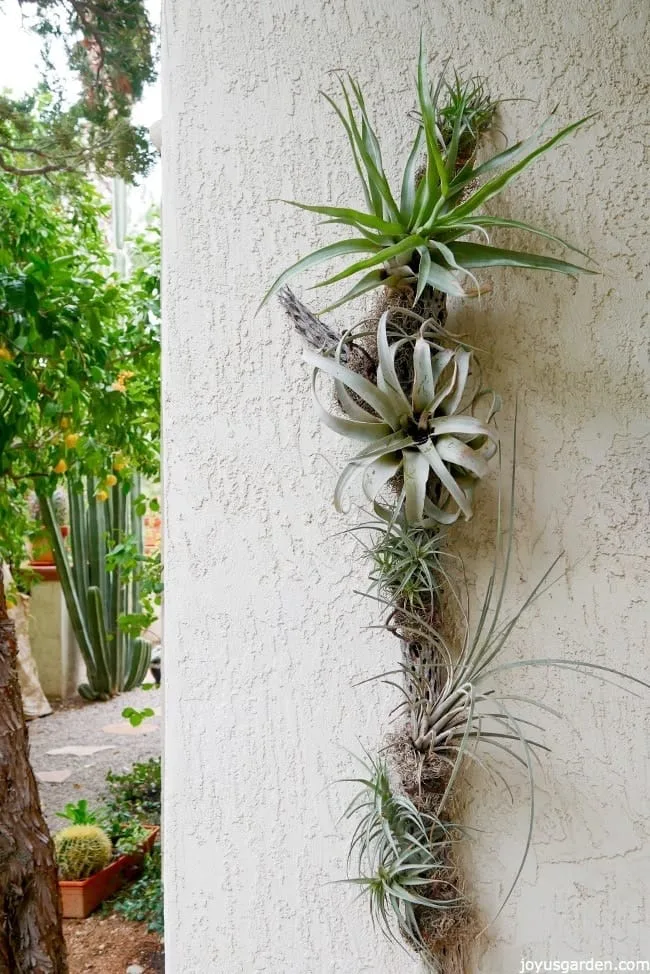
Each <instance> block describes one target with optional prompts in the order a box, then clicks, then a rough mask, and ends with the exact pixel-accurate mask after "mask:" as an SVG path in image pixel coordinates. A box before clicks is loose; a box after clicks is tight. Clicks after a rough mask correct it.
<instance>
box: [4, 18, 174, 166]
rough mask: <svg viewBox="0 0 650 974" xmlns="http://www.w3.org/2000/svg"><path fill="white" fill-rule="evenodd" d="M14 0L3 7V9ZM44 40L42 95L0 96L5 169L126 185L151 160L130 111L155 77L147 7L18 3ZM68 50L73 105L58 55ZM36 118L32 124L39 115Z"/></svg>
mask: <svg viewBox="0 0 650 974" xmlns="http://www.w3.org/2000/svg"><path fill="white" fill-rule="evenodd" d="M8 2H15V0H0V9H1V8H2V6H3V4H6V3H8ZM19 3H20V6H21V10H22V12H23V15H24V22H25V25H26V26H27V27H28V28H29V29H30V30H31V31H33V32H34V33H35V34H36V35H38V37H39V38H40V39H41V41H42V67H43V70H42V81H41V84H40V86H39V89H38V91H37V92H36V93H35V94H34V95H32V96H30V97H28V98H22V99H16V98H13V97H11V96H10V95H7V94H4V95H0V169H4V171H5V172H9V173H12V174H14V175H43V174H47V173H50V172H58V171H62V170H83V171H88V170H89V169H93V170H94V171H96V172H97V173H99V174H100V175H109V176H113V175H118V176H121V177H122V178H123V179H125V180H127V181H131V180H133V178H134V177H135V176H137V175H138V174H142V173H144V172H146V170H147V169H148V167H149V165H150V164H151V161H152V158H153V153H152V149H151V146H150V143H149V139H148V136H147V133H146V130H145V129H144V128H142V127H141V126H134V125H133V124H132V122H131V108H132V106H133V104H134V103H135V102H137V101H138V100H139V98H140V97H141V96H142V92H143V89H144V87H145V85H147V84H148V83H150V82H152V81H153V80H154V79H155V77H156V36H155V30H154V28H153V26H152V24H151V21H150V19H149V17H148V14H147V10H146V6H145V3H144V0H19ZM60 47H63V50H64V51H65V55H66V58H67V63H68V66H69V68H70V71H71V72H72V73H73V75H74V77H75V78H76V79H77V80H78V83H79V90H78V92H77V96H76V98H75V100H73V101H72V103H70V102H69V98H68V97H67V96H68V93H67V91H66V85H65V83H64V80H63V79H62V78H61V77H60V75H59V72H58V71H57V68H56V64H55V63H54V57H53V52H54V51H55V50H56V49H57V48H60ZM35 110H36V111H37V113H38V120H37V121H35V118H34V112H35Z"/></svg>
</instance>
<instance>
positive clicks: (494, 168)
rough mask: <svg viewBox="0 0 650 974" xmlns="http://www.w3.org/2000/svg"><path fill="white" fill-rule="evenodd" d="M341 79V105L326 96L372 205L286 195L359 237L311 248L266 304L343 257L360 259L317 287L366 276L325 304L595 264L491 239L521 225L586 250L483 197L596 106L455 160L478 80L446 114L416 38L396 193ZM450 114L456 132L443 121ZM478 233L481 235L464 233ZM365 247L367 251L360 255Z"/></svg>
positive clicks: (362, 111)
mask: <svg viewBox="0 0 650 974" xmlns="http://www.w3.org/2000/svg"><path fill="white" fill-rule="evenodd" d="M339 81H340V85H341V90H342V95H343V101H344V105H343V107H340V106H339V105H338V104H337V103H336V102H335V101H334V100H333V99H332V98H330V97H329V95H325V98H326V100H327V101H328V102H329V104H330V105H331V106H332V108H333V109H334V111H335V112H336V114H337V116H338V118H339V119H340V121H341V123H342V124H343V126H344V128H345V131H346V134H347V137H348V140H349V142H350V146H351V149H352V156H353V159H354V164H355V167H356V170H357V173H358V175H359V178H360V180H361V184H362V188H363V194H364V199H365V204H366V210H365V211H363V210H359V209H355V208H352V207H337V206H322V205H314V206H312V205H308V204H305V203H298V202H296V201H293V200H285V201H284V202H287V203H289V204H290V205H292V206H297V207H299V208H300V209H303V210H308V211H310V212H313V213H317V214H319V215H320V216H323V217H325V218H326V220H325V222H326V223H331V224H335V225H338V226H343V227H351V228H352V230H353V231H354V232H355V234H356V236H352V237H349V238H347V239H344V240H339V241H337V242H335V243H332V244H329V245H328V246H326V247H322V248H320V249H319V250H315V251H313V252H312V253H310V254H308V255H307V256H306V257H303V258H302V259H301V260H299V261H297V263H295V264H293V265H292V266H291V267H289V268H288V269H287V270H285V271H283V273H282V274H280V276H279V277H278V278H277V279H276V280H275V281H274V282H273V284H272V285H271V287H270V288H269V290H268V291H267V293H266V295H265V296H264V298H263V300H262V305H263V304H264V303H265V302H266V301H267V300H268V299H269V298H270V297H271V295H272V294H275V293H276V292H277V291H279V290H280V289H281V288H282V287H283V286H284V285H285V284H286V282H287V281H288V280H289V279H290V278H291V277H293V276H294V275H295V274H298V273H300V272H302V271H307V270H310V269H311V268H312V267H315V266H317V265H318V264H322V263H324V262H327V261H331V260H333V259H335V258H339V257H348V258H349V257H353V258H354V259H353V260H352V262H351V263H348V264H347V266H346V267H344V269H343V270H341V271H339V272H338V273H337V274H334V275H333V276H331V277H327V278H326V279H325V280H322V281H320V282H318V284H316V285H315V286H316V287H328V286H329V285H331V284H335V283H337V282H339V281H343V280H345V279H347V278H350V277H353V276H354V275H356V274H362V275H363V276H362V277H361V278H360V279H359V280H358V281H357V282H356V284H354V286H353V287H352V289H351V290H349V291H348V292H347V293H346V294H345V295H344V296H343V297H342V298H341V299H340V300H338V301H336V302H335V303H333V304H330V305H329V307H328V308H327V309H326V310H331V309H333V308H336V307H338V306H339V305H341V304H344V303H345V302H347V301H351V300H353V299H354V298H357V297H359V296H360V295H362V294H365V293H367V292H369V291H372V290H373V289H375V288H377V287H380V286H386V287H388V288H401V287H403V286H405V285H407V286H409V287H412V288H414V289H415V292H416V298H415V300H416V301H417V300H418V298H419V297H420V296H421V295H422V293H423V291H424V290H425V288H434V289H437V290H439V291H442V292H445V293H446V294H450V295H456V296H459V297H462V296H464V295H465V294H466V291H465V289H464V287H463V284H462V279H463V278H464V277H466V276H469V277H470V278H473V274H472V272H473V271H474V270H476V269H477V268H482V267H494V266H508V267H525V268H532V269H539V270H546V271H559V272H561V273H564V274H578V273H593V271H591V270H589V269H588V268H585V267H582V266H578V265H576V264H573V263H569V262H566V261H563V260H558V259H556V258H553V257H547V256H544V255H541V254H536V253H530V252H524V251H515V250H504V249H502V248H500V247H495V246H493V245H492V244H491V243H490V239H489V235H488V230H489V229H490V228H492V227H495V228H502V227H505V228H515V229H517V230H522V231H525V232H526V233H531V234H535V235H537V236H541V237H544V238H545V239H547V240H550V241H552V242H554V243H556V244H560V245H561V246H562V247H565V248H568V249H569V250H572V251H574V252H575V253H578V254H580V255H582V256H583V257H586V258H587V259H589V258H588V255H587V254H585V253H584V252H583V251H581V250H579V249H578V248H577V247H575V246H573V245H571V244H569V243H567V242H566V241H564V240H562V239H561V238H559V237H557V236H555V235H554V234H552V233H549V232H547V231H545V230H543V229H540V228H538V227H534V226H531V225H530V224H526V223H522V222H520V221H518V220H510V219H506V218H503V217H498V216H488V215H486V214H484V213H482V212H481V210H482V207H483V206H484V204H485V203H487V202H488V201H489V200H491V199H493V198H494V197H496V196H498V195H499V193H501V192H502V191H503V190H504V189H505V188H506V187H507V186H508V185H509V183H510V182H512V180H513V179H515V178H516V177H517V176H518V175H519V173H521V172H523V170H524V169H526V168H527V167H528V166H530V165H531V164H532V163H533V162H534V161H535V160H536V159H537V158H539V157H540V156H542V155H544V154H545V153H546V152H548V151H549V150H550V149H552V148H553V146H555V145H557V144H558V143H559V142H561V141H562V140H564V139H566V138H567V136H569V135H570V134H571V133H573V132H575V131H576V130H577V129H579V128H580V127H581V126H582V125H584V124H585V123H586V122H587V121H588V120H589V119H590V118H591V117H592V116H591V115H588V116H586V117H585V118H582V119H579V120H578V121H577V122H573V123H571V124H570V125H567V126H565V127H564V128H562V129H560V130H559V131H558V132H556V133H555V135H552V136H551V137H550V138H548V139H546V140H545V141H543V142H542V143H541V144H536V143H537V142H538V138H539V136H540V134H541V129H540V130H539V131H538V132H537V133H536V134H535V135H533V136H532V137H531V138H528V139H525V140H523V141H521V142H517V143H515V144H514V145H512V146H511V147H509V148H506V149H504V150H503V151H502V152H499V153H497V154H496V155H493V156H491V157H490V158H489V159H487V160H486V161H485V162H482V163H480V164H476V163H475V161H474V159H473V157H472V156H470V158H468V159H467V161H466V162H464V163H463V164H462V165H460V168H458V167H459V164H460V162H461V159H462V155H461V152H462V146H463V141H464V140H465V141H466V140H467V137H468V134H469V133H470V132H471V125H472V124H474V125H476V121H477V116H474V122H473V123H472V112H473V109H472V99H476V98H477V97H478V105H476V106H475V110H476V111H477V112H478V113H479V115H478V117H480V113H481V111H482V110H484V109H481V97H482V95H481V91H480V89H477V88H475V87H474V88H473V87H472V85H471V83H462V82H460V84H459V86H456V85H454V86H453V87H451V88H450V90H451V91H452V93H453V99H452V100H451V101H449V102H448V104H447V108H445V107H443V108H442V114H441V109H440V108H439V102H440V96H441V92H442V91H443V87H444V77H443V78H441V79H440V80H439V81H438V83H437V85H436V87H435V89H434V88H433V87H432V85H431V83H430V82H429V80H428V78H427V68H426V59H425V55H424V50H423V48H422V46H420V58H419V65H418V77H417V93H418V102H419V113H420V117H421V124H420V125H419V126H418V131H417V134H416V136H415V140H414V142H413V145H412V148H411V151H410V154H409V157H408V161H407V163H406V167H405V169H404V173H403V178H402V185H401V191H400V194H399V198H398V196H397V194H395V193H394V192H393V190H392V189H391V187H390V184H389V182H388V178H387V177H386V174H385V172H384V167H383V162H382V154H381V148H380V144H379V140H378V138H377V135H376V133H375V131H374V129H373V127H372V125H371V123H370V120H369V118H368V113H367V111H366V105H365V101H364V97H363V94H362V91H361V88H360V87H359V85H358V83H357V82H356V81H355V80H354V79H353V78H349V80H348V84H346V83H345V81H343V80H342V79H339ZM448 87H449V86H448ZM445 112H446V113H447V114H446V115H445ZM452 118H453V126H452V129H451V132H450V131H449V126H448V124H447V123H448V122H449V121H450V120H451V119H452ZM472 137H473V136H472ZM423 153H424V155H425V160H426V161H425V166H424V172H423V175H420V173H421V172H422V167H421V162H420V160H421V156H422V154H423ZM459 156H460V157H459ZM477 184H478V185H477ZM476 232H478V233H479V234H480V235H481V236H482V237H483V238H484V241H485V242H483V243H477V242H474V241H468V240H466V239H465V238H466V237H468V236H469V235H471V234H474V233H476ZM360 255H363V256H362V257H361V259H359V257H360ZM473 279H474V278H473ZM260 307H261V306H260Z"/></svg>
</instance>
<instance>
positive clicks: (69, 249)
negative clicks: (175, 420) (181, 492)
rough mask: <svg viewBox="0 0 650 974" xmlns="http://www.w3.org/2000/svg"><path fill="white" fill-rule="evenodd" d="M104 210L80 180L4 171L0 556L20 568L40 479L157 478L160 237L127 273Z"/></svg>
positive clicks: (146, 238)
mask: <svg viewBox="0 0 650 974" xmlns="http://www.w3.org/2000/svg"><path fill="white" fill-rule="evenodd" d="M107 216H108V208H107V206H106V204H105V203H104V202H103V201H102V200H101V198H100V197H99V195H98V193H97V191H96V190H95V189H94V187H93V186H92V185H91V184H90V183H89V182H88V181H86V180H85V179H83V178H81V177H78V176H68V175H60V176H57V177H56V178H55V179H54V180H53V181H47V180H45V179H42V178H41V179H30V180H25V179H22V178H21V177H16V176H9V175H8V174H0V240H1V241H2V243H1V244H0V483H1V484H2V488H3V489H2V490H0V558H5V559H7V560H9V561H11V562H13V563H15V564H19V563H20V561H21V560H22V556H23V553H24V534H25V527H26V516H27V515H26V498H27V495H28V493H29V491H30V490H32V489H33V488H34V486H35V485H36V484H38V486H39V488H41V487H43V486H45V488H46V489H48V490H50V489H51V490H53V489H54V487H55V486H56V485H57V483H58V482H60V480H61V478H62V476H63V474H65V473H66V472H67V474H68V476H69V477H72V478H73V479H75V478H79V479H80V478H81V477H82V476H85V475H87V474H90V475H92V476H94V477H96V478H98V479H99V481H100V486H101V485H102V484H105V485H106V486H111V484H112V483H114V479H115V478H117V479H118V480H121V481H123V482H124V483H125V486H126V485H127V484H128V483H129V482H130V478H131V475H132V474H133V473H134V472H135V471H138V472H140V473H143V474H145V476H149V477H156V476H157V472H158V449H159V433H160V399H159V366H160V346H159V313H160V304H159V301H160V296H159V294H160V291H159V289H160V282H159V266H158V261H159V232H158V229H157V228H156V227H155V226H152V227H151V228H150V229H148V230H147V231H146V232H145V233H144V234H142V235H141V237H140V238H138V240H137V241H136V242H135V244H134V259H135V270H134V273H133V275H132V277H131V278H129V279H122V278H120V277H119V276H118V275H117V274H116V273H114V272H112V270H111V255H110V251H109V248H108V246H107V243H106V240H105V234H104V230H105V221H106V219H107Z"/></svg>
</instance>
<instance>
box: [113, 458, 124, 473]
mask: <svg viewBox="0 0 650 974" xmlns="http://www.w3.org/2000/svg"><path fill="white" fill-rule="evenodd" d="M127 466H128V464H127V462H126V460H122V458H121V457H117V458H116V459H115V460H114V461H113V470H117V472H118V473H119V472H120V470H126V468H127Z"/></svg>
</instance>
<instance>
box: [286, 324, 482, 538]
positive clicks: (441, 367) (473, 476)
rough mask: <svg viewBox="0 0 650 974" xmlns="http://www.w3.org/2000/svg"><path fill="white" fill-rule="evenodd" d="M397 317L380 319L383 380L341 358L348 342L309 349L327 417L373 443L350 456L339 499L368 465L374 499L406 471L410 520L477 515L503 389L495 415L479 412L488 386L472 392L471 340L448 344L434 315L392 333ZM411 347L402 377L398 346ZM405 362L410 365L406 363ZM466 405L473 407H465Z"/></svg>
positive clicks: (322, 414) (365, 479)
mask: <svg viewBox="0 0 650 974" xmlns="http://www.w3.org/2000/svg"><path fill="white" fill-rule="evenodd" d="M388 319H389V312H388V311H386V312H384V314H383V315H382V316H381V318H380V320H379V324H378V327H377V354H378V365H377V378H376V382H371V381H370V380H369V379H367V378H365V376H362V375H360V374H358V373H357V372H354V371H352V370H351V369H349V368H347V367H346V366H344V365H342V364H341V361H340V358H341V356H340V350H341V348H342V344H343V342H341V343H340V344H339V346H338V348H337V352H336V353H335V355H334V357H331V356H326V355H320V354H317V353H315V352H312V351H310V350H305V353H304V355H305V361H306V362H307V363H308V364H309V365H311V366H313V367H314V373H313V390H314V401H315V403H316V409H317V412H318V416H319V418H320V419H321V420H322V421H323V422H324V423H325V424H326V425H327V426H329V427H330V429H332V430H334V432H336V433H339V434H340V435H341V436H347V437H349V438H351V439H355V440H362V441H365V442H367V443H368V444H369V445H368V446H366V447H364V449H363V450H361V451H360V452H359V453H358V454H357V455H356V456H355V457H354V458H353V459H352V460H350V461H349V462H348V463H347V464H346V466H345V468H344V470H343V472H342V474H341V476H340V477H339V479H338V483H337V485H336V489H335V492H334V503H335V506H336V508H337V510H341V509H342V508H341V502H342V497H343V491H344V489H345V488H346V486H347V484H348V483H349V481H350V480H351V479H352V478H353V477H354V476H355V475H356V474H362V484H363V489H364V492H365V494H366V496H367V498H368V499H369V500H370V501H371V502H372V503H374V502H375V501H376V499H377V497H378V495H379V494H380V493H381V491H382V490H383V488H384V487H385V486H386V484H388V483H389V482H390V481H392V480H393V478H395V477H396V476H398V475H399V476H401V478H402V483H403V487H402V495H401V498H403V503H404V513H405V517H406V520H407V521H408V522H409V523H411V524H419V525H420V526H421V527H432V526H433V527H435V526H436V525H438V524H440V523H444V524H449V523H452V522H453V521H455V520H456V519H457V518H458V516H459V515H460V514H461V513H462V514H463V516H464V517H465V518H469V517H471V514H472V493H473V489H474V485H475V483H476V482H477V481H478V480H480V479H481V478H482V477H484V476H485V475H486V473H487V471H488V462H489V460H490V459H491V458H492V457H493V456H494V454H495V453H496V449H497V437H496V433H495V431H494V429H493V428H492V427H491V426H490V425H489V423H490V420H491V419H492V417H493V415H494V413H495V411H496V410H497V409H498V406H499V401H498V398H497V397H496V396H494V395H492V394H490V395H489V399H490V404H489V406H488V410H487V417H486V422H481V421H480V420H478V419H476V418H475V417H474V416H473V415H472V414H471V410H473V409H474V408H475V407H476V406H477V405H478V402H479V400H481V399H483V398H486V393H485V391H484V390H478V391H476V392H475V393H474V394H472V395H470V396H469V401H465V402H464V400H467V398H468V397H467V394H466V388H467V381H468V378H469V374H470V364H471V352H470V351H469V350H467V349H465V348H463V347H462V346H459V347H457V348H456V349H455V350H450V349H447V348H443V347H442V346H441V345H439V344H438V343H437V341H436V340H434V338H432V337H431V334H430V333H429V332H428V330H427V328H428V325H427V322H426V321H425V322H423V324H422V325H421V327H420V330H419V333H418V334H417V336H406V337H402V338H397V339H396V340H395V341H393V342H390V341H389V338H388V332H387V322H388ZM436 337H437V336H436ZM411 346H412V351H411ZM407 349H408V350H409V354H410V356H411V360H412V362H411V364H412V368H411V370H410V373H411V375H412V378H411V379H410V380H409V382H408V383H406V382H405V381H404V380H403V379H402V380H400V377H399V376H398V370H397V368H396V356H397V355H398V354H400V353H402V354H404V352H405V350H407ZM399 371H400V372H401V373H403V369H400V370H399ZM319 372H323V373H324V374H325V375H328V376H330V377H331V378H332V379H333V380H334V388H335V392H336V395H337V398H338V401H339V403H340V405H341V408H342V410H343V411H344V413H345V416H338V415H335V414H334V413H332V412H330V411H328V410H327V409H325V407H324V406H323V405H322V403H321V401H320V399H319V398H318V394H317V388H316V386H317V377H318V373H319ZM405 386H406V388H405ZM353 395H354V396H356V398H353ZM358 400H363V402H364V403H366V404H367V406H369V407H370V409H372V410H373V412H368V410H367V409H365V408H363V407H362V406H361V405H360V404H359V401H358ZM463 407H464V408H465V409H466V410H467V409H469V410H470V412H465V413H463V412H461V409H462V408H463ZM400 503H401V500H400Z"/></svg>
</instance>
